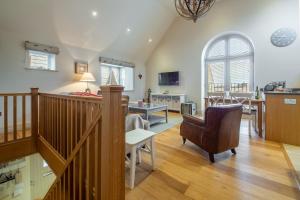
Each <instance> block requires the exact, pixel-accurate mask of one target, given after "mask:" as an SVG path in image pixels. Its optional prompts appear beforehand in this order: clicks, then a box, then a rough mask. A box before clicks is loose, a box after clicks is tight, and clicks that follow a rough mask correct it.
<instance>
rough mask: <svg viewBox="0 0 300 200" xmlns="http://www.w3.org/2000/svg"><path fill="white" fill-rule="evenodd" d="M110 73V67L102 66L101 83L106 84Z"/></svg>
mask: <svg viewBox="0 0 300 200" xmlns="http://www.w3.org/2000/svg"><path fill="white" fill-rule="evenodd" d="M109 73H110V68H109V67H106V66H102V67H101V85H106V83H107V81H108V77H109Z"/></svg>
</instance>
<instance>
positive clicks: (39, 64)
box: [29, 50, 52, 69]
mask: <svg viewBox="0 0 300 200" xmlns="http://www.w3.org/2000/svg"><path fill="white" fill-rule="evenodd" d="M51 62H52V54H48V53H44V52H39V51H31V50H30V51H29V65H30V67H31V68H34V69H51V65H52V64H51Z"/></svg>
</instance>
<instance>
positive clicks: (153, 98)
mask: <svg viewBox="0 0 300 200" xmlns="http://www.w3.org/2000/svg"><path fill="white" fill-rule="evenodd" d="M152 103H153V104H158V97H157V96H152Z"/></svg>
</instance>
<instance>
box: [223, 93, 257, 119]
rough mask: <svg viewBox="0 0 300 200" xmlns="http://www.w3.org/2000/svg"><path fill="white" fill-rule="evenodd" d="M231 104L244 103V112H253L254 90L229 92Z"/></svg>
mask: <svg viewBox="0 0 300 200" xmlns="http://www.w3.org/2000/svg"><path fill="white" fill-rule="evenodd" d="M229 96H230V99H231V104H242V105H243V113H244V114H251V111H252V102H251V101H252V99H253V97H254V93H253V92H230V93H229Z"/></svg>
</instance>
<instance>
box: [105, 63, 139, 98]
mask: <svg viewBox="0 0 300 200" xmlns="http://www.w3.org/2000/svg"><path fill="white" fill-rule="evenodd" d="M103 66H104V67H109V68H110V71H109V73H110V72H111V70H112V68H119V77H116V79H117V80H118V82H119V84H120V82H121V68H131V69H132V89H131V90H126V89H125V86H124V85H122V86H123V87H124V92H134V91H135V68H134V67H126V66H122V65H114V64H106V63H101V64H100V84H101V86H102V67H103Z"/></svg>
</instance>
